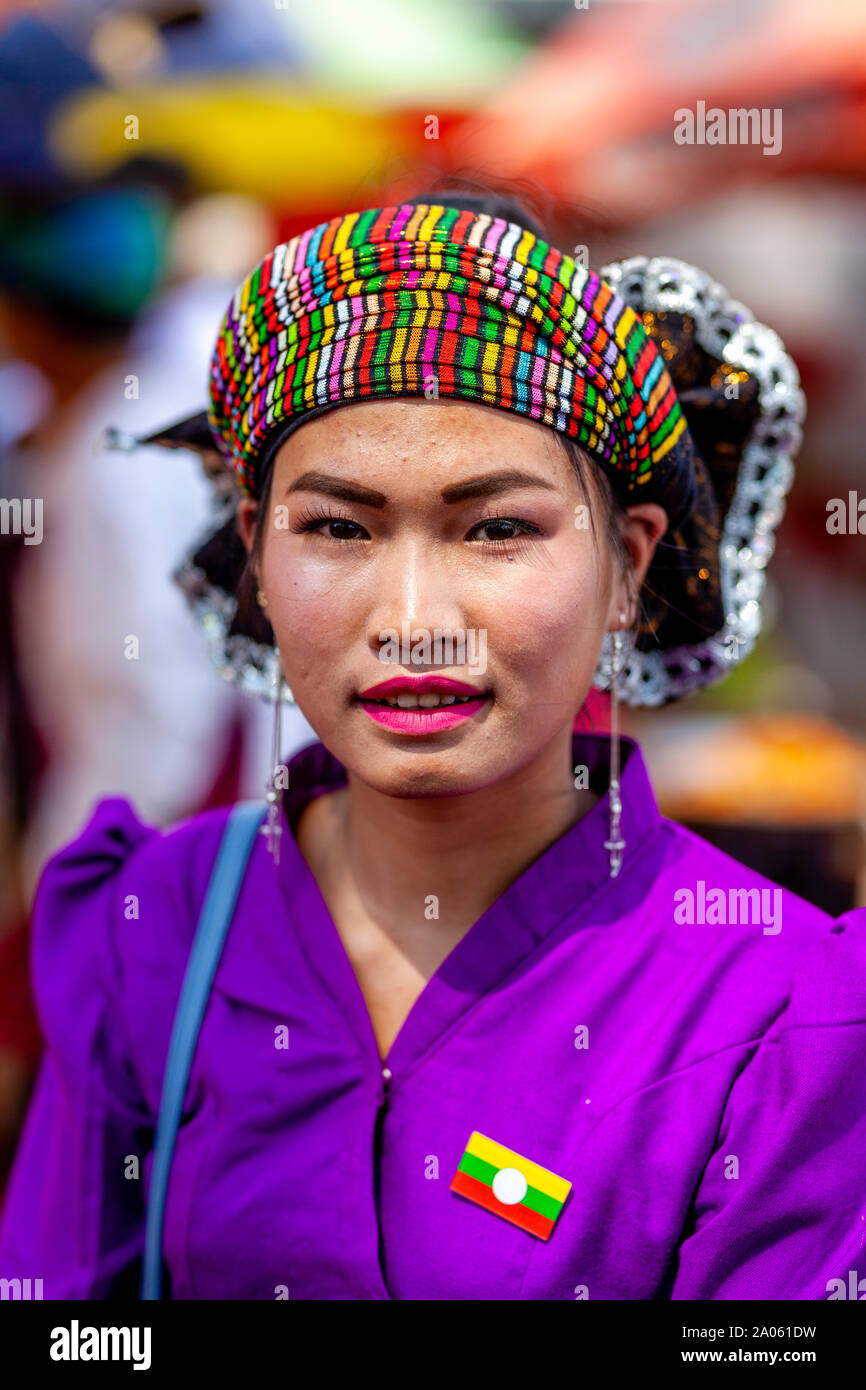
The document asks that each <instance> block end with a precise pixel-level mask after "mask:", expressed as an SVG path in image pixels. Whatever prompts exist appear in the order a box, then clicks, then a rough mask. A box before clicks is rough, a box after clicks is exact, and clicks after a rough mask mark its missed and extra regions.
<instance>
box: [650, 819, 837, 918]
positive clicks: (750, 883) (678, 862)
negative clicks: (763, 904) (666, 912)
mask: <svg viewBox="0 0 866 1390" xmlns="http://www.w3.org/2000/svg"><path fill="white" fill-rule="evenodd" d="M662 828H663V831H664V832H665V846H664V851H663V854H662V862H661V863H660V865H659V868H658V872H659V878H660V879H661V877H662V875H664V877H665V879H667V880H669V881H670V882H671V883H673V880H675V879H676V880H677V881H678V886H680V887H693V886H694V884H695V882H696V881H697V880H699V879H700V880H703V882H704V884H705V887H706V891H707V892H709V891H710V889H711V888H721V889H723V890H728V889H732V888H733V889H737V888H744V889H746V890H749V889H752V888H757V889H758V890H759V891H763V892H767V893H774V894H778V895H779V899H778V901H780V902H781V903H782V905H783V907H784V912H785V921H786V923H790V924H791V925H792V926H794V927H795V928H796V930H797V931H798V933H801V932H803V933H805V934H806V936H807V937H809V938H817V937H819V936H826V935H827V933H828V932H830V931H831V930H832V928H833V918H832V917H830V916H829V915H828V914H827V913H826V912H824V911H823V909H822V908H820V907H816V905H815V904H814V903H810V902H808V900H807V899H806V898H801V897H800V895H799V894H798V893H794V892H793V891H792V890H791V889H790V888H783V887H782V886H781V885H780V884H778V883H774V881H773V880H772V879H770V878H767V877H766V876H765V875H764V874H762V873H759V872H758V870H757V869H750V868H749V866H748V865H747V864H743V863H741V862H740V860H739V859H734V858H733V857H732V856H731V855H730V854H726V853H725V851H724V850H722V849H719V848H718V847H717V846H716V845H713V844H710V841H709V840H705V839H704V838H703V836H701V835H698V834H696V833H695V831H693V830H689V829H688V827H687V826H684V825H680V824H679V822H677V821H672V820H668V819H667V818H665V817H663V818H662ZM679 880H682V882H681V883H679Z"/></svg>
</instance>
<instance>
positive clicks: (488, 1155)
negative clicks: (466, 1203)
mask: <svg viewBox="0 0 866 1390" xmlns="http://www.w3.org/2000/svg"><path fill="white" fill-rule="evenodd" d="M451 1191H452V1192H456V1193H457V1194H458V1196H460V1197H468V1198H469V1200H470V1202H477V1203H478V1205H479V1206H480V1207H486V1209H487V1211H492V1212H495V1213H496V1215H497V1216H504V1217H505V1220H506V1221H511V1222H512V1223H513V1225H515V1226H521V1227H522V1228H523V1230H524V1231H529V1232H530V1233H531V1234H532V1235H534V1236H540V1237H541V1239H542V1240H547V1238H548V1237H549V1235H550V1233H551V1231H552V1230H553V1227H554V1224H555V1222H556V1218H557V1217H558V1216H559V1213H560V1212H561V1211H562V1208H563V1206H564V1204H565V1199H566V1197H567V1196H568V1194H569V1192H570V1191H571V1183H570V1182H566V1180H565V1178H560V1177H559V1176H558V1175H557V1174H556V1173H551V1171H550V1169H549V1168H542V1167H541V1165H540V1164H539V1163H533V1162H532V1160H531V1159H529V1158H524V1157H523V1155H522V1154H519V1153H515V1151H514V1150H513V1149H507V1148H506V1147H505V1145H504V1144H497V1142H496V1140H495V1139H488V1137H487V1135H486V1134H479V1133H478V1131H477V1130H473V1131H472V1133H471V1134H470V1136H469V1142H468V1144H467V1145H466V1149H465V1151H464V1154H463V1157H462V1158H461V1160H460V1163H459V1164H458V1167H457V1172H456V1173H455V1174H454V1177H453V1178H452V1179H451Z"/></svg>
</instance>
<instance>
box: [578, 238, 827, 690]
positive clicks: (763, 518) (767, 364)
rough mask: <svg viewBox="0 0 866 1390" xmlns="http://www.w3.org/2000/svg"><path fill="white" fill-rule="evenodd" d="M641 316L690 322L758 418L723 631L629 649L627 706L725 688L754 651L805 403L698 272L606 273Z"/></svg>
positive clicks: (725, 584) (758, 333) (729, 542)
mask: <svg viewBox="0 0 866 1390" xmlns="http://www.w3.org/2000/svg"><path fill="white" fill-rule="evenodd" d="M599 273H600V276H601V278H602V279H603V280H605V281H606V282H607V283H608V284H609V285H610V286H611V288H612V289H614V290H615V291H616V292H617V294H619V295H620V297H621V298H622V299H624V300H625V301H626V303H627V304H629V305H631V307H632V308H633V309H635V310H636V311H637V312H640V311H641V310H644V309H648V310H654V311H667V312H669V313H679V314H689V315H690V316H691V317H692V318H693V319H694V321H695V333H696V337H697V340H698V342H699V343H700V345H701V347H702V348H703V349H704V350H705V351H706V352H708V353H710V354H711V356H713V357H716V358H718V359H720V360H722V361H724V362H727V363H728V364H729V365H730V366H731V367H734V368H736V369H739V370H741V371H747V372H748V373H749V374H750V375H751V376H753V377H755V379H756V380H757V382H758V388H759V392H758V399H759V403H760V407H761V412H760V415H759V416H758V419H757V420H756V421H755V424H754V426H753V427H752V429H751V430H750V432H749V434H748V436H747V437H746V440H745V444H744V447H743V454H742V458H741V461H740V470H739V474H738V476H737V485H736V490H735V492H734V496H733V499H732V501H731V506H730V509H729V511H728V514H727V516H726V517H725V519H724V522H723V525H722V535H721V539H720V545H719V566H720V576H721V591H722V600H723V604H724V610H725V621H724V624H723V626H722V627H721V628H720V629H719V631H718V632H717V633H715V634H714V635H713V636H712V637H709V638H707V639H705V640H704V641H702V642H699V643H694V644H690V645H686V646H682V647H672V648H670V649H669V650H667V651H661V650H655V651H650V652H640V651H637V650H635V649H633V650H632V652H631V654H630V657H629V660H628V662H627V664H626V667H625V670H624V671H623V673H622V675H621V676H620V680H619V690H620V696H621V698H622V699H623V700H625V701H626V702H627V703H628V704H629V705H662V704H664V703H665V702H666V701H668V700H673V699H677V698H679V697H680V696H682V695H687V694H689V693H690V692H691V691H693V690H697V689H699V688H700V687H701V686H704V685H709V684H711V683H712V682H713V681H717V680H722V679H723V678H724V677H725V676H726V675H728V673H729V672H730V671H731V670H733V668H734V667H735V666H737V665H739V663H740V662H741V661H743V660H745V658H746V657H747V656H748V655H749V653H750V652H751V651H752V649H753V647H754V645H755V641H756V638H757V636H758V633H759V632H760V630H761V599H762V597H763V593H764V585H765V582H766V576H765V573H764V571H765V568H766V565H767V562H768V560H769V559H770V557H771V555H772V554H773V549H774V547H775V539H774V533H775V530H776V527H777V526H778V524H779V522H780V521H781V520H782V517H783V516H784V514H785V497H786V496H787V493H788V491H789V489H790V487H791V483H792V482H793V479H794V465H793V461H792V460H793V458H794V456H795V455H796V453H797V450H798V449H799V447H800V443H801V440H802V437H803V436H802V430H801V428H800V426H801V425H802V423H803V420H804V419H805V415H806V399H805V397H804V395H803V392H802V391H801V390H800V377H799V373H798V372H797V368H796V366H795V365H794V362H793V360H792V359H791V357H790V356H789V354H788V353H787V352H786V351H785V347H784V344H783V343H782V341H781V339H780V338H779V337H778V335H777V334H776V333H774V332H773V330H772V329H771V328H767V327H766V325H765V324H763V323H758V322H757V321H756V319H755V316H754V314H753V313H752V312H751V311H750V310H749V309H747V308H746V307H745V305H743V304H740V303H739V302H738V301H737V300H735V299H731V298H730V296H729V295H728V292H727V290H726V289H724V288H723V286H721V285H719V284H717V283H716V282H715V281H714V280H712V279H711V278H710V277H709V275H706V274H705V273H704V272H703V271H701V270H698V269H697V267H696V266H693V265H687V264H686V263H685V262H684V261H678V260H673V259H669V258H667V257H660V256H656V257H653V258H652V259H648V258H647V257H646V256H633V257H631V258H630V259H629V260H625V261H617V262H614V263H613V264H611V265H607V266H604V267H603V268H602V270H601V271H600V272H599ZM612 656H613V648H612V642H611V634H610V633H607V634H606V635H605V639H604V643H603V645H602V649H601V654H600V656H599V662H598V666H597V668H596V673H595V676H594V678H593V684H594V685H595V686H596V687H597V688H598V689H599V690H609V689H610V681H611V663H612Z"/></svg>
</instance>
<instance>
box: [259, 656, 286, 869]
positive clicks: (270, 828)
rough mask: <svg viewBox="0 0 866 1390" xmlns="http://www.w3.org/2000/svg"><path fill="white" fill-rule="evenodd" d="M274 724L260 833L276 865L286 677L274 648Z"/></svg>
mask: <svg viewBox="0 0 866 1390" xmlns="http://www.w3.org/2000/svg"><path fill="white" fill-rule="evenodd" d="M274 659H275V670H274V696H273V700H274V724H273V737H272V741H271V775H270V777H269V778H268V783H267V791H266V793H265V801H266V802H267V803H268V817H267V820H266V821H265V824H264V825H263V826H262V828H261V831H260V832H259V833H260V834H262V835H266V836H267V840H268V849H269V850H270V852H271V854H272V855H273V856H274V863H275V864H279V862H280V836H281V835H282V833H283V827H282V826H281V824H280V788H279V786H278V779H279V775H280V773H281V772H283V771H284V769H283V767H282V765H281V763H280V747H281V744H282V736H283V691H284V688H285V679H286V678H285V676H284V674H283V663H282V661H281V660H280V654H279V650H278V648H277V647H276V646H275V647H274Z"/></svg>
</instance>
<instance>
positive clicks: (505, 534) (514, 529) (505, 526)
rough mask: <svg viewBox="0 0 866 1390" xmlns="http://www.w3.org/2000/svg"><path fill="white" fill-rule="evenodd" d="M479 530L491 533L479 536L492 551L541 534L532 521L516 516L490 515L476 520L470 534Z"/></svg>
mask: <svg viewBox="0 0 866 1390" xmlns="http://www.w3.org/2000/svg"><path fill="white" fill-rule="evenodd" d="M479 531H486V532H488V533H489V534H488V535H486V536H484V535H482V536H480V537H478V538H479V539H480V540H481V541H482V544H483V546H484V548H485V549H489V550H490V551H494V550H505V549H507V547H509V546H512V547H513V546H514V544H515V542H520V541H521V540H524V539H525V537H527V536H540V535H541V529H540V527H538V526H533V524H532V522H531V521H522V520H521V519H520V518H519V517H515V516H488V517H485V518H484V519H483V520H482V521H478V522H476V524H475V525H474V526H473V527H472V530H471V531H470V532H469V536H470V537H472V536H475V535H477V533H478V532H479Z"/></svg>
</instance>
